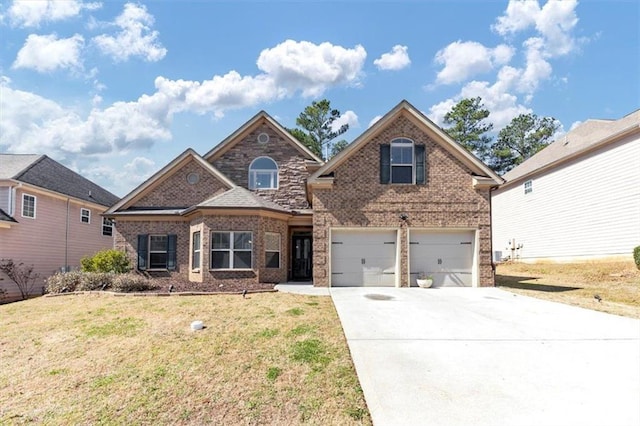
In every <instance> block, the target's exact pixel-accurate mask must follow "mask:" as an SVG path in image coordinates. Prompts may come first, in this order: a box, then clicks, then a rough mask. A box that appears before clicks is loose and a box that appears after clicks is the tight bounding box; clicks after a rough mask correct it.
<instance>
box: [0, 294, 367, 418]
mask: <svg viewBox="0 0 640 426" xmlns="http://www.w3.org/2000/svg"><path fill="white" fill-rule="evenodd" d="M195 320H201V321H203V322H204V325H205V328H204V329H203V330H201V331H192V330H191V329H190V324H191V322H192V321H195ZM0 330H1V333H0V424H23V423H32V422H35V423H45V424H131V425H134V424H198V425H200V424H298V423H309V424H341V425H342V424H370V423H371V420H370V417H369V413H368V411H367V408H366V405H365V402H364V397H363V395H362V391H361V390H360V386H359V383H358V379H357V377H356V374H355V370H354V367H353V364H352V361H351V358H350V356H349V351H348V348H347V344H346V341H345V338H344V335H343V333H342V329H341V327H340V321H339V319H338V317H337V314H336V312H335V309H334V307H333V304H332V303H331V299H330V298H328V297H311V296H300V295H291V294H281V293H263V294H249V295H247V298H246V299H244V298H243V297H242V296H240V295H217V296H199V297H197V296H171V297H134V296H121V297H116V296H112V295H108V294H84V295H68V296H59V297H43V298H38V299H32V300H28V301H24V302H19V303H13V304H9V305H0Z"/></svg>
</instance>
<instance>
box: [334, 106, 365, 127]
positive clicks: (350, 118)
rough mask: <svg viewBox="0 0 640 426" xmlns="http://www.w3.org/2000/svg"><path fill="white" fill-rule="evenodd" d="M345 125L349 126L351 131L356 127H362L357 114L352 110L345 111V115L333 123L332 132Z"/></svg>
mask: <svg viewBox="0 0 640 426" xmlns="http://www.w3.org/2000/svg"><path fill="white" fill-rule="evenodd" d="M345 124H348V125H349V128H350V129H353V128H354V127H358V126H359V125H360V123H358V116H357V115H356V113H355V112H353V111H351V110H349V111H345V112H344V114H342V115H341V116H340V117H338V118H337V119H336V120H334V122H333V123H331V130H333V131H334V132H335V131H337V130H338V129H340V127H342V126H343V125H345Z"/></svg>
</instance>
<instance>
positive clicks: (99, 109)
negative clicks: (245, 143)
mask: <svg viewBox="0 0 640 426" xmlns="http://www.w3.org/2000/svg"><path fill="white" fill-rule="evenodd" d="M329 46H331V45H329V44H328V43H327V44H326V45H324V46H323V45H320V46H316V47H318V48H321V49H322V50H323V51H324V52H325V53H328V54H327V55H326V56H324V57H322V56H320V57H318V58H316V59H315V62H314V63H315V64H316V65H318V68H319V69H328V68H330V69H332V70H333V74H332V76H331V77H327V76H326V75H325V74H320V75H318V74H317V73H316V72H315V69H314V68H308V69H307V68H304V65H303V68H301V69H298V72H299V77H300V78H299V79H298V80H296V82H295V84H294V83H292V82H291V81H290V80H288V79H287V78H285V77H284V75H283V73H282V68H278V67H277V66H275V65H274V66H273V67H266V69H267V70H268V71H269V72H274V73H275V75H273V74H271V73H269V72H268V73H260V74H257V75H255V76H242V75H240V74H239V73H237V72H236V71H230V72H228V73H227V74H224V75H220V76H219V75H216V76H214V77H213V78H212V79H210V80H205V81H189V80H170V79H167V78H164V77H157V78H156V80H155V89H156V90H155V92H154V93H152V94H143V95H141V96H140V97H139V98H138V99H137V100H135V101H132V102H115V103H113V104H111V105H106V106H102V103H103V100H102V98H101V97H100V96H95V97H94V98H93V99H92V100H90V99H88V100H87V102H88V103H89V102H91V104H92V107H91V110H90V111H88V112H82V111H78V110H76V109H72V108H67V107H64V106H61V105H59V104H58V103H56V102H54V101H52V100H50V99H46V98H44V97H41V96H38V95H36V94H34V93H30V92H26V91H22V90H17V89H14V88H13V87H11V81H10V79H8V78H6V77H2V78H1V80H0V84H2V96H1V97H0V110H2V112H3V113H2V114H1V115H0V151H7V152H23V153H24V152H30V153H33V152H45V153H47V154H49V155H51V156H52V157H53V158H69V159H72V158H79V157H81V156H84V157H91V158H96V157H99V156H101V155H106V154H110V153H111V154H113V153H114V152H118V153H120V154H124V153H127V152H131V151H133V150H136V149H143V150H144V149H150V148H151V147H152V146H153V145H154V144H157V143H159V142H162V141H168V140H170V139H171V137H172V135H171V123H172V120H173V116H174V114H176V113H178V112H192V113H198V114H206V113H213V114H214V115H216V116H222V115H223V114H224V112H225V111H227V110H229V109H234V108H243V107H252V106H255V105H257V104H260V103H267V102H271V101H274V100H277V99H281V98H283V97H288V96H293V95H294V94H295V93H296V92H297V91H301V92H302V93H303V94H304V93H307V94H308V93H317V94H321V93H322V92H323V91H324V90H326V89H328V88H330V87H334V86H337V85H342V84H345V85H349V84H354V83H355V82H356V81H357V79H358V76H359V75H360V68H358V67H357V66H355V65H353V61H354V59H352V58H351V56H355V57H362V60H358V61H356V65H358V66H360V67H361V66H362V64H363V62H364V55H366V54H361V53H360V49H362V48H361V47H357V48H356V49H354V50H349V49H345V48H342V47H340V46H332V48H329ZM309 50H314V49H313V48H310V49H309ZM362 51H364V49H362ZM330 52H333V53H334V54H333V55H332V54H329V53H330ZM336 52H338V53H336ZM263 53H264V51H263ZM344 57H347V58H351V59H343V58H344ZM323 58H324V61H325V62H322V60H323ZM298 60H300V61H301V62H304V61H302V57H299V58H298ZM341 66H342V67H343V68H340V67H341ZM284 69H289V68H288V67H287V66H285V67H284ZM0 77H1V76H0ZM341 120H345V122H346V123H349V124H350V125H353V126H357V125H358V121H357V116H356V114H355V113H353V111H347V112H345V113H344V114H343V115H342V117H341Z"/></svg>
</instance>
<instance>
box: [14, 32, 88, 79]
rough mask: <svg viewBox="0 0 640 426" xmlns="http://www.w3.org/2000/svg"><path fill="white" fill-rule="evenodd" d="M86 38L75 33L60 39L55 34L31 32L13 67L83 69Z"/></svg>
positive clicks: (43, 69) (45, 69) (53, 69)
mask: <svg viewBox="0 0 640 426" xmlns="http://www.w3.org/2000/svg"><path fill="white" fill-rule="evenodd" d="M83 46H84V38H83V37H82V36H81V35H79V34H75V35H74V36H72V37H69V38H62V39H58V38H57V36H56V35H55V34H50V35H43V36H41V35H36V34H31V35H29V37H27V40H26V41H25V43H24V46H22V49H20V51H19V52H18V55H17V57H16V60H15V61H14V63H13V68H29V69H33V70H36V71H38V72H41V73H44V72H49V71H55V70H56V69H65V68H66V69H72V70H80V69H82V61H81V59H80V53H81V49H82V47H83Z"/></svg>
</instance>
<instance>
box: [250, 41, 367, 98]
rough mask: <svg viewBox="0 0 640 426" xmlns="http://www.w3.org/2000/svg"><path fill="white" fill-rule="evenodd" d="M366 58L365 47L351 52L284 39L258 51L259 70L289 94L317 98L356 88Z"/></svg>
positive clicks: (328, 44)
mask: <svg viewBox="0 0 640 426" xmlns="http://www.w3.org/2000/svg"><path fill="white" fill-rule="evenodd" d="M366 57H367V52H366V51H365V49H364V47H362V46H360V45H357V46H356V47H355V48H353V49H346V48H344V47H342V46H335V45H333V44H331V43H328V42H325V43H321V44H313V43H310V42H308V41H300V42H297V41H294V40H286V41H284V42H283V43H280V44H279V45H277V46H275V47H273V48H271V49H265V50H263V51H262V52H260V56H259V57H258V61H257V65H258V68H259V69H260V70H261V71H263V72H265V73H266V74H268V75H269V77H270V78H273V80H274V83H275V85H276V86H278V87H281V88H283V89H285V90H286V91H287V92H288V93H293V92H295V91H296V90H301V91H302V95H303V96H310V97H311V96H319V95H320V94H322V93H323V92H324V91H325V90H326V89H327V88H328V87H330V86H335V85H341V84H348V85H357V84H358V83H359V77H360V75H361V73H362V66H363V64H364V60H365V59H366Z"/></svg>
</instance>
